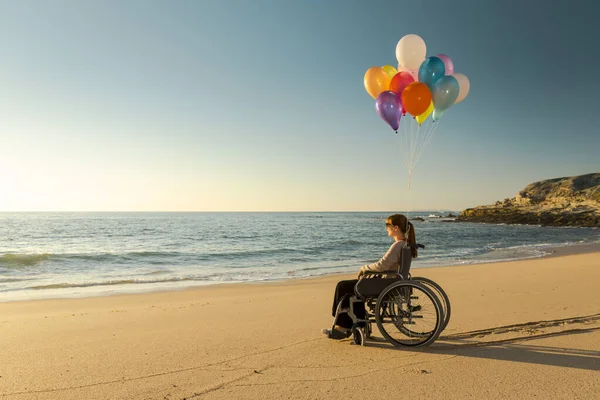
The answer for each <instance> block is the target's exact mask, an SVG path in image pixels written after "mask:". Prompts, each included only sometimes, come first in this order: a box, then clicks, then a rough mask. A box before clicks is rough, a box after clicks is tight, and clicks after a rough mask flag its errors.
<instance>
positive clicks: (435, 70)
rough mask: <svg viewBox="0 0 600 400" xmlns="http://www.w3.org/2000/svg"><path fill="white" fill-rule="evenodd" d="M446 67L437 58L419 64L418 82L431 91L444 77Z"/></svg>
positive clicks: (430, 58)
mask: <svg viewBox="0 0 600 400" xmlns="http://www.w3.org/2000/svg"><path fill="white" fill-rule="evenodd" d="M445 72H446V67H444V62H443V61H442V60H441V59H440V58H438V57H429V58H428V59H426V60H425V61H423V63H422V64H421V67H420V68H419V82H423V83H425V84H426V85H427V86H429V89H430V90H431V91H433V84H434V83H435V82H436V81H437V80H438V79H440V78H441V77H442V76H444V73H445Z"/></svg>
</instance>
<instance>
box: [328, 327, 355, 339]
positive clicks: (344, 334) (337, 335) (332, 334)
mask: <svg viewBox="0 0 600 400" xmlns="http://www.w3.org/2000/svg"><path fill="white" fill-rule="evenodd" d="M321 333H323V334H325V335H327V337H328V338H329V339H346V338H348V337H350V335H352V332H351V331H350V329H345V330H344V331H341V330H339V329H333V330H332V329H322V330H321Z"/></svg>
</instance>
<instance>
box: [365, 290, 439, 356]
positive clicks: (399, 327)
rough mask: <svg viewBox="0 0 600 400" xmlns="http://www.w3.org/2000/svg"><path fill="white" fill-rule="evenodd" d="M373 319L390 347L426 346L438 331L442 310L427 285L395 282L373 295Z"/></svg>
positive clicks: (436, 335)
mask: <svg viewBox="0 0 600 400" xmlns="http://www.w3.org/2000/svg"><path fill="white" fill-rule="evenodd" d="M375 320H376V322H377V327H378V328H379V331H380V332H381V334H382V335H383V336H384V337H385V338H386V340H388V341H389V342H390V343H392V344H393V345H394V346H398V347H400V346H409V347H419V346H428V345H430V344H431V343H433V342H434V341H435V340H436V339H437V337H438V336H439V334H440V332H441V330H442V326H443V323H444V311H443V309H442V305H441V304H440V300H439V299H438V297H437V296H436V295H435V294H434V292H433V291H432V290H431V289H430V288H428V287H426V286H425V285H423V284H422V283H419V282H415V281H399V282H396V283H392V284H391V285H389V286H388V287H386V288H385V289H384V290H383V292H381V294H380V295H379V297H378V298H377V304H376V306H375Z"/></svg>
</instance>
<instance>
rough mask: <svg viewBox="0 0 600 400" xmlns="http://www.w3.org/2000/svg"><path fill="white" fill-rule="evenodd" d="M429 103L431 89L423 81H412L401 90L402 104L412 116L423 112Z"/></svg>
mask: <svg viewBox="0 0 600 400" xmlns="http://www.w3.org/2000/svg"><path fill="white" fill-rule="evenodd" d="M429 104H431V90H429V87H428V86H427V85H426V84H424V83H423V82H413V83H411V84H410V85H408V86H407V87H406V88H405V89H404V90H403V91H402V106H403V107H404V109H405V110H406V111H407V112H408V113H409V114H410V115H412V116H414V117H416V116H419V115H421V114H423V113H424V112H425V111H427V109H428V108H429Z"/></svg>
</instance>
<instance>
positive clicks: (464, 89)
mask: <svg viewBox="0 0 600 400" xmlns="http://www.w3.org/2000/svg"><path fill="white" fill-rule="evenodd" d="M452 76H453V77H455V78H456V80H457V81H458V86H459V88H460V89H459V91H458V97H457V98H456V101H455V102H454V104H456V103H460V102H461V101H463V100H464V99H465V97H467V95H468V94H469V89H471V84H470V83H469V78H467V77H466V76H464V75H463V74H460V73H459V74H454V75H452Z"/></svg>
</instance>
